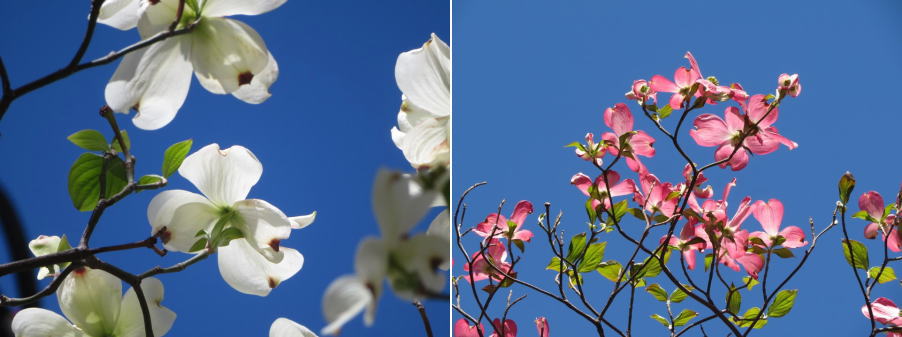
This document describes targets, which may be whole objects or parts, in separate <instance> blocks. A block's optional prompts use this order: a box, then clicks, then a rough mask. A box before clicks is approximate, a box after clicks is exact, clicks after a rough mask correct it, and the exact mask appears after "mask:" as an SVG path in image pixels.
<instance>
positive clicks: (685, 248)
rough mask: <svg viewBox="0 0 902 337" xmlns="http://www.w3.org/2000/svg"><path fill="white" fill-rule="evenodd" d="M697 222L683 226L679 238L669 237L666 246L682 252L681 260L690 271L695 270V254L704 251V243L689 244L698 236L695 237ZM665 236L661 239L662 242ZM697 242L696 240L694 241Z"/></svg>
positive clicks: (692, 221)
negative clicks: (684, 261)
mask: <svg viewBox="0 0 902 337" xmlns="http://www.w3.org/2000/svg"><path fill="white" fill-rule="evenodd" d="M697 223H698V221H696V220H694V219H691V220H690V221H689V222H687V223H686V224H685V225H683V230H682V231H680V235H679V236H671V237H670V241H668V243H667V244H668V245H671V246H674V247H677V248H678V249H679V250H680V251H681V252H683V259H684V260H686V265H687V266H688V267H689V269H690V270H692V269H695V253H696V252H697V251H702V250H704V249H705V247H706V244H705V242H696V243H689V242H690V241H692V240H693V239H695V238H698V236H696V235H695V233H696V230H697V227H698V225H697ZM665 238H667V237H666V236H664V237H662V238H661V241H663V240H664V239H665ZM696 241H697V240H696Z"/></svg>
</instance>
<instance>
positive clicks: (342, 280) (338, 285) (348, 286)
mask: <svg viewBox="0 0 902 337" xmlns="http://www.w3.org/2000/svg"><path fill="white" fill-rule="evenodd" d="M368 307H371V308H373V309H372V311H373V314H369V313H368V316H370V317H372V316H374V315H375V301H374V300H373V296H372V294H371V293H370V291H369V290H368V289H367V287H366V285H364V283H363V282H361V281H360V280H359V279H358V278H357V277H356V276H354V275H345V276H342V277H339V278H337V279H335V281H332V283H330V284H329V287H328V288H326V293H325V294H324V295H323V316H325V318H326V322H328V323H329V324H328V325H326V327H324V328H323V330H322V331H321V332H322V334H324V335H337V334H338V333H339V331H340V330H341V327H342V326H343V325H345V323H347V322H348V321H350V320H351V318H354V316H357V314H359V313H360V312H361V311H363V309H364V308H368ZM368 311H369V310H368ZM371 324H372V321H371V320H370V321H368V322H367V325H371Z"/></svg>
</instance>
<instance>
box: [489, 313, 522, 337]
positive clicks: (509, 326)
mask: <svg viewBox="0 0 902 337" xmlns="http://www.w3.org/2000/svg"><path fill="white" fill-rule="evenodd" d="M492 326H493V327H494V328H495V332H493V333H492V335H491V337H517V323H515V322H514V321H513V320H509V319H506V320H504V324H501V320H500V319H497V318H496V319H495V320H493V321H492Z"/></svg>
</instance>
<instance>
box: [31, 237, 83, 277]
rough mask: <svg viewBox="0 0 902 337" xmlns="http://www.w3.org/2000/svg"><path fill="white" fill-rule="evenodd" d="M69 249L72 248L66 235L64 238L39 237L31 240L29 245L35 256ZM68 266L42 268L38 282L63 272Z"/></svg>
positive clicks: (58, 265) (39, 271)
mask: <svg viewBox="0 0 902 337" xmlns="http://www.w3.org/2000/svg"><path fill="white" fill-rule="evenodd" d="M69 248H72V246H71V245H69V240H68V239H66V236H65V235H63V237H62V238H61V237H59V236H55V235H54V236H47V235H39V236H38V238H37V239H34V240H31V242H29V243H28V249H29V250H31V253H32V254H34V256H44V255H48V254H53V253H57V252H61V251H64V250H67V249H69ZM68 265H69V263H68V262H66V263H60V264H55V265H52V266H48V267H41V268H40V269H38V280H43V279H44V278H45V277H47V276H50V275H54V274H57V273H59V272H61V271H62V270H63V268H66V266H68Z"/></svg>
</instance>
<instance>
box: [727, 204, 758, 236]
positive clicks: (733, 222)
mask: <svg viewBox="0 0 902 337" xmlns="http://www.w3.org/2000/svg"><path fill="white" fill-rule="evenodd" d="M751 203H752V198H750V197H745V198H743V199H742V201H741V202H740V203H739V207H737V208H736V213H735V214H733V218H732V219H730V221H729V222H727V226H729V227H730V228H732V229H733V230H737V229H739V227H740V226H742V223H743V222H745V219H747V218H748V217H749V214H751V213H752V210H753V208H755V207H751V206H750V204H751Z"/></svg>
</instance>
